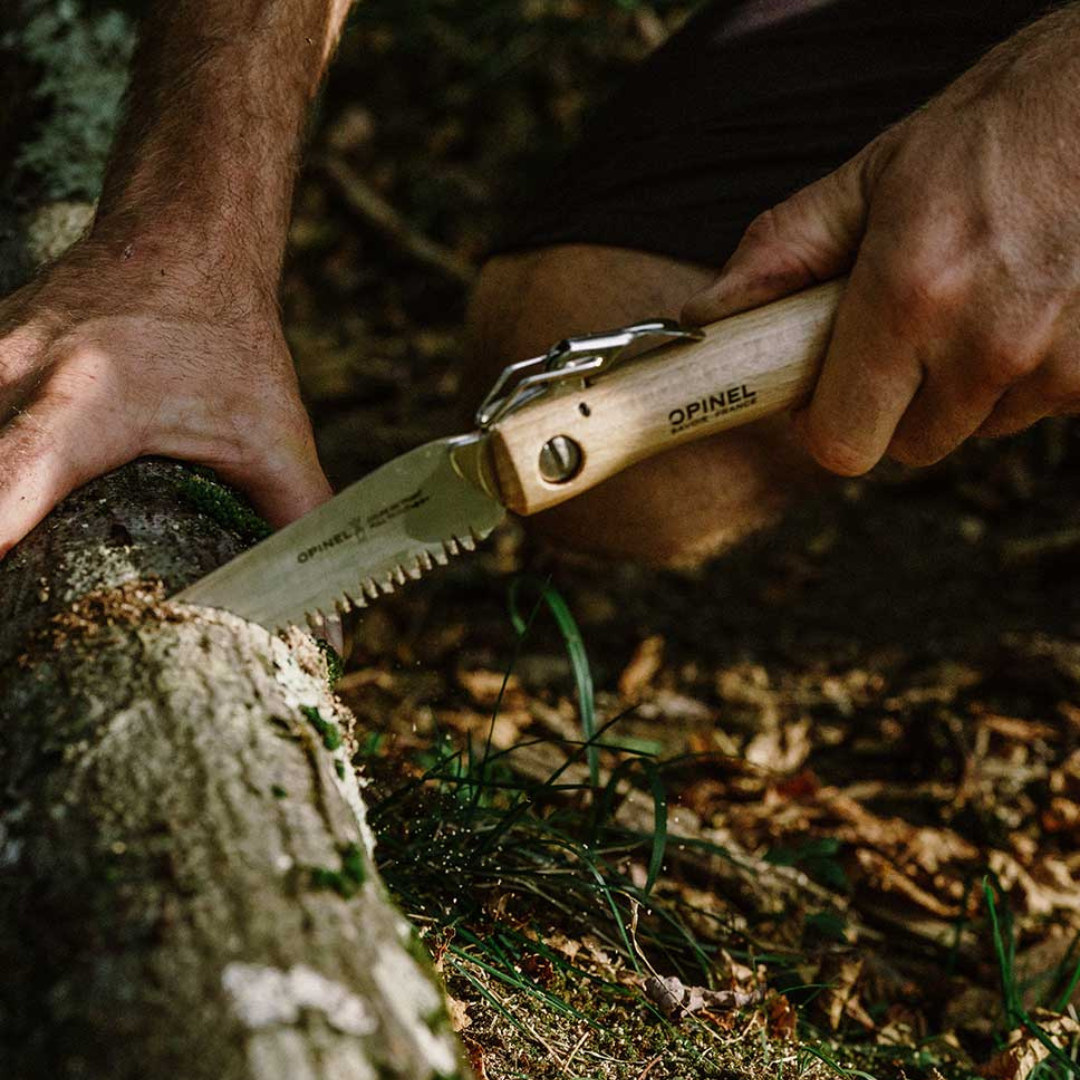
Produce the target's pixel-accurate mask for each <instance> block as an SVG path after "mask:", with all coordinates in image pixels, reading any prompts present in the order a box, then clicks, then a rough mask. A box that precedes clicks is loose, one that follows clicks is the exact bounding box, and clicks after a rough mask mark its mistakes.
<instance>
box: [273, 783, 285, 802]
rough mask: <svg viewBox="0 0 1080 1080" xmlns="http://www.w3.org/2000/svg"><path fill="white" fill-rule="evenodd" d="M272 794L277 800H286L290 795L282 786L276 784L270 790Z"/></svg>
mask: <svg viewBox="0 0 1080 1080" xmlns="http://www.w3.org/2000/svg"><path fill="white" fill-rule="evenodd" d="M270 794H271V795H273V796H274V798H275V799H285V798H287V797H288V795H289V793H288V792H287V791H286V790H285V789H284V788H283V787H282V786H281V785H280V784H274V785H273V786H272V787H271V788H270Z"/></svg>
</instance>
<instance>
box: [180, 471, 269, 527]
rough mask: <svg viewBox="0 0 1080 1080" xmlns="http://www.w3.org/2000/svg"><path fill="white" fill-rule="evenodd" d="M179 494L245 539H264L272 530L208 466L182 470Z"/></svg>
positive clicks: (209, 516)
mask: <svg viewBox="0 0 1080 1080" xmlns="http://www.w3.org/2000/svg"><path fill="white" fill-rule="evenodd" d="M179 488H180V494H181V495H182V496H183V497H184V498H185V499H187V501H188V502H189V503H191V504H192V505H193V506H194V507H195V508H196V509H197V510H199V511H201V512H202V513H204V514H205V515H206V516H207V517H208V518H211V519H212V520H214V521H216V522H217V523H218V524H219V525H221V526H222V527H223V528H226V529H231V530H232V531H233V532H235V533H236V534H237V535H239V536H241V537H242V538H243V539H244V540H248V541H250V542H251V543H255V542H256V541H258V540H265V539H266V537H268V536H269V535H270V534H271V533H272V532H273V531H274V530H273V529H271V528H270V526H269V525H268V524H267V523H266V522H265V521H263V519H262V518H261V517H259V515H258V514H256V513H255V511H254V510H252V509H251V507H250V506H248V505H247V503H245V502H244V501H243V500H242V499H241V498H240V496H239V495H237V493H236V492H235V491H233V490H232V488H230V487H226V486H225V485H224V484H222V483H220V482H219V481H218V480H217V479H216V478H215V477H214V475H213V473H211V472H210V471H209V470H208V469H200V468H196V469H191V470H185V472H184V475H183V476H182V477H181V479H180V484H179Z"/></svg>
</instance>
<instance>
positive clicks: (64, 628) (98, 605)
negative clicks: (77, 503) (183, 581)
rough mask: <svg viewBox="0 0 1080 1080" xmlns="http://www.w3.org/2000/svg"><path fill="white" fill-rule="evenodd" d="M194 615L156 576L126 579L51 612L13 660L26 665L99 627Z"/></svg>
mask: <svg viewBox="0 0 1080 1080" xmlns="http://www.w3.org/2000/svg"><path fill="white" fill-rule="evenodd" d="M196 617H197V614H196V611H195V609H193V608H187V607H184V606H182V605H179V604H173V603H170V602H169V601H168V600H167V598H166V593H165V583H164V582H163V581H161V579H160V578H143V579H139V580H135V581H126V582H124V583H123V584H122V585H118V586H116V587H115V588H111V589H100V590H98V591H96V592H90V593H87V594H86V595H85V596H81V597H79V599H77V600H73V601H72V602H71V603H70V604H68V606H67V607H66V608H65V609H64V610H63V611H60V612H57V614H55V615H53V617H52V618H51V619H49V621H48V623H46V625H45V626H43V627H42V628H41V629H40V630H38V631H37V632H36V633H35V634H34V635H32V637H31V638H30V647H29V649H28V650H27V651H26V652H24V653H23V654H22V655H21V656H20V657H19V658H18V660H17V663H18V664H19V666H20V667H22V668H26V667H29V666H30V665H31V664H32V663H33V662H34V660H35V659H38V658H39V657H40V656H41V655H42V654H43V653H47V652H56V651H57V650H59V649H63V648H66V647H67V646H69V645H77V644H80V643H82V642H85V641H86V640H87V639H89V638H93V637H95V636H96V635H97V634H99V633H100V632H102V631H103V630H109V629H113V628H115V627H120V626H128V627H130V626H139V625H142V624H143V623H146V622H150V621H154V622H165V623H182V622H190V621H191V620H192V619H194V618H196Z"/></svg>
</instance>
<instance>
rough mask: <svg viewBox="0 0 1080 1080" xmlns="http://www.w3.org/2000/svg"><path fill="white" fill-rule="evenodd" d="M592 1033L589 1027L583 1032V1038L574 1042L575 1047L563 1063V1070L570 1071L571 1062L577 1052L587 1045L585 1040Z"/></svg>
mask: <svg viewBox="0 0 1080 1080" xmlns="http://www.w3.org/2000/svg"><path fill="white" fill-rule="evenodd" d="M590 1034H591V1032H590V1031H589V1029H588V1028H586V1029H585V1030H584V1031H583V1032H582V1034H581V1038H580V1039H578V1041H577V1042H576V1043H575V1044H574V1049H573V1050H571V1051H570V1056H569V1057H568V1058H567V1059H566V1060H565V1061H564V1062H563V1063H562V1071H563V1072H564V1073H569V1072H570V1063H571V1062H572V1061H573V1060H574V1058H576V1057H577V1052H578V1051H579V1050H580V1049H581V1048H582V1047H583V1046H584V1045H585V1040H586V1039H587V1038H588V1037H589V1035H590Z"/></svg>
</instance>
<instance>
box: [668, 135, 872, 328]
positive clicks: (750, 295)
mask: <svg viewBox="0 0 1080 1080" xmlns="http://www.w3.org/2000/svg"><path fill="white" fill-rule="evenodd" d="M875 145H876V144H871V145H870V146H869V147H867V148H866V149H865V150H863V151H862V152H861V153H859V154H858V155H856V156H855V157H853V158H852V159H851V160H850V161H848V162H847V163H845V164H844V165H842V166H841V167H840V168H839V169H837V170H836V171H835V172H832V173H829V175H828V176H825V177H823V178H822V179H821V180H818V181H816V182H815V183H813V184H811V185H810V186H809V187H805V188H803V189H802V190H801V191H797V192H796V193H795V194H794V195H792V196H791V197H790V198H789V199H785V200H784V201H783V202H782V203H778V204H777V205H776V206H774V207H772V209H770V210H766V211H765V212H764V213H762V214H759V215H758V216H757V217H756V218H755V219H754V220H753V221H752V222H751V223H750V226H749V228H748V229H747V230H746V232H745V233H744V234H743V238H742V240H740V241H739V246H738V247H737V248H736V249H735V253H734V254H733V255H732V256H731V258H730V259H729V260H728V262H727V264H726V265H725V266H724V268H723V269H722V270H721V271H720V276H719V277H718V278H717V279H716V280H715V281H714V282H713V283H712V284H711V285H710V286H708V288H706V289H703V290H702V291H701V292H699V293H698V294H697V295H696V296H693V297H691V299H690V300H689V301H687V303H686V305H685V307H684V308H683V311H682V320H683V322H686V323H688V324H690V325H692V326H701V325H703V324H705V323H708V322H713V321H714V320H716V319H722V318H725V317H726V316H728V315H734V314H736V313H737V312H740V311H746V310H748V309H749V308H755V307H759V306H760V305H762V304H767V303H769V302H770V301H772V300H779V299H780V298H781V297H783V296H787V295H789V294H790V293H793V292H797V291H798V290H799V289H804V288H807V287H808V286H810V285H813V284H816V283H817V282H819V281H827V280H828V279H829V278H832V277H836V276H837V275H838V274H841V273H843V271H844V270H846V269H847V268H848V267H849V266H850V265H851V264H852V262H854V258H855V252H856V249H857V248H858V246H859V241H860V240H861V239H862V235H863V232H864V229H865V225H866V216H867V211H868V205H869V188H870V183H869V171H870V170H869V165H870V161H871V154H872V152H873V148H874V146H875Z"/></svg>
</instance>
